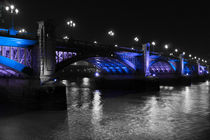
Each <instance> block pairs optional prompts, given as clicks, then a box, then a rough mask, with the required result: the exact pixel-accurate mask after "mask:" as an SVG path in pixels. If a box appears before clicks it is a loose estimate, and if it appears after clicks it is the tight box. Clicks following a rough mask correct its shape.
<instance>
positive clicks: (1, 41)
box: [0, 36, 37, 48]
mask: <svg viewBox="0 0 210 140" xmlns="http://www.w3.org/2000/svg"><path fill="white" fill-rule="evenodd" d="M36 43H37V41H36V40H29V39H21V38H15V37H5V36H0V46H12V47H23V48H26V47H28V46H31V45H35V44H36Z"/></svg>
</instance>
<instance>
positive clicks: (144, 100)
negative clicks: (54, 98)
mask: <svg viewBox="0 0 210 140" xmlns="http://www.w3.org/2000/svg"><path fill="white" fill-rule="evenodd" d="M83 80H84V81H83V84H82V86H81V85H78V84H77V83H75V82H70V81H64V83H65V84H66V85H67V88H66V91H67V104H68V109H67V111H32V112H23V113H17V114H13V115H7V116H4V115H3V116H0V140H45V139H46V140H140V139H141V140H177V139H179V140H200V139H202V140H207V139H209V138H210V91H209V90H210V82H208V81H207V82H204V83H197V84H192V85H191V86H183V87H172V86H161V89H160V91H159V92H151V93H150V92H147V93H146V92H145V93H137V92H135V91H120V90H118V91H116V90H115V91H113V90H109V91H108V90H106V91H101V90H97V89H92V88H90V85H89V84H90V83H89V79H87V78H86V79H83Z"/></svg>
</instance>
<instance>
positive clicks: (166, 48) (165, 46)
mask: <svg viewBox="0 0 210 140" xmlns="http://www.w3.org/2000/svg"><path fill="white" fill-rule="evenodd" d="M164 49H165V50H166V53H168V49H169V46H168V44H166V45H164Z"/></svg>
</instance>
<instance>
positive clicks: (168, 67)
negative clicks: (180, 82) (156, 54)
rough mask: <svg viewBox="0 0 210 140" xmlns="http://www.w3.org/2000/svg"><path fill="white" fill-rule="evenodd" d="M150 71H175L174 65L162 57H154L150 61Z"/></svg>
mask: <svg viewBox="0 0 210 140" xmlns="http://www.w3.org/2000/svg"><path fill="white" fill-rule="evenodd" d="M149 69H150V73H152V74H153V73H154V74H162V73H168V74H173V73H175V72H176V66H175V65H174V64H173V63H171V62H170V61H167V60H164V59H156V60H153V61H151V62H150V67H149Z"/></svg>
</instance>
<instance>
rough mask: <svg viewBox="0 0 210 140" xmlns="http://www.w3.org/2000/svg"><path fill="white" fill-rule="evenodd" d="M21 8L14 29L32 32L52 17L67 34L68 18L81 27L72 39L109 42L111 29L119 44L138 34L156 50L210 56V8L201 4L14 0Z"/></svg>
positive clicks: (130, 39) (131, 40) (73, 33)
mask: <svg viewBox="0 0 210 140" xmlns="http://www.w3.org/2000/svg"><path fill="white" fill-rule="evenodd" d="M15 4H16V5H17V7H18V8H19V9H20V14H19V15H18V16H17V17H16V25H17V26H18V27H24V28H26V29H27V30H28V31H30V32H33V31H35V30H36V28H37V24H36V22H37V21H39V20H42V19H47V18H52V19H53V20H54V21H55V24H56V25H57V31H59V33H60V34H61V35H63V34H64V33H65V32H66V30H65V22H66V20H67V19H68V18H72V19H74V20H75V22H76V24H77V27H76V28H75V30H74V31H72V36H73V37H74V38H76V39H80V40H89V41H94V40H97V41H98V42H102V43H106V42H107V41H109V38H108V37H107V31H108V30H109V29H113V30H114V31H115V33H116V37H115V41H116V42H118V44H123V45H124V44H131V43H132V42H133V37H134V36H136V35H138V36H139V38H140V39H141V40H142V41H143V42H147V41H153V40H155V41H156V42H157V43H158V46H157V47H163V45H164V44H165V43H168V44H169V45H170V47H171V48H173V50H174V49H175V48H179V49H182V50H183V51H185V52H187V53H188V54H189V53H192V54H193V55H197V56H199V57H202V56H203V57H204V58H206V57H207V55H208V54H209V51H210V48H209V45H210V43H209V41H210V39H209V38H210V22H209V21H210V10H209V9H210V8H209V7H208V4H206V5H205V4H202V5H201V4H198V3H192V2H191V3H186V4H184V3H176V2H170V3H169V2H167V3H163V2H162V3H160V2H159V1H158V2H153V1H147V2H144V1H141V0H138V1H134V0H124V1H123V0H121V1H117V0H112V1H109V0H97V1H95V0H16V2H15Z"/></svg>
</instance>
